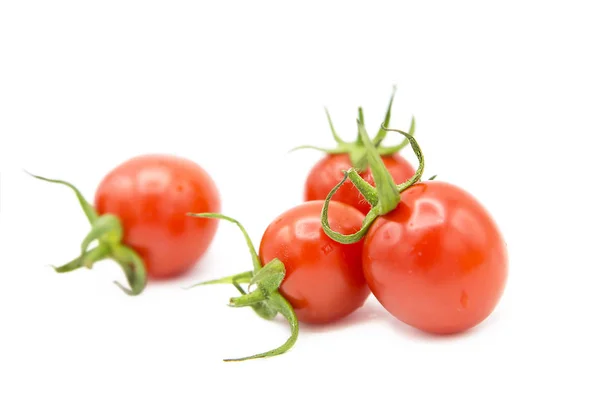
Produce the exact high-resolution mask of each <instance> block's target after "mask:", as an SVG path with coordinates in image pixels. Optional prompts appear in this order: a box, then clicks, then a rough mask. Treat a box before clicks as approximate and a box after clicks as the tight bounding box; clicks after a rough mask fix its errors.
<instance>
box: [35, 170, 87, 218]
mask: <svg viewBox="0 0 600 400" xmlns="http://www.w3.org/2000/svg"><path fill="white" fill-rule="evenodd" d="M25 173H26V174H28V175H31V176H32V177H34V178H36V179H39V180H42V181H46V182H50V183H58V184H60V185H64V186H67V187H69V188H71V190H73V192H75V196H77V200H78V201H79V205H80V206H81V208H82V209H83V212H84V213H85V216H86V217H87V219H88V221H89V222H90V224H93V223H94V221H96V219H97V218H98V213H96V210H95V209H94V207H93V206H92V205H91V204H90V203H88V202H87V201H86V199H85V198H84V197H83V195H82V194H81V192H80V191H79V189H77V188H76V187H75V186H73V185H72V184H70V183H69V182H65V181H61V180H58V179H49V178H44V177H43V176H39V175H34V174H32V173H30V172H27V171H25Z"/></svg>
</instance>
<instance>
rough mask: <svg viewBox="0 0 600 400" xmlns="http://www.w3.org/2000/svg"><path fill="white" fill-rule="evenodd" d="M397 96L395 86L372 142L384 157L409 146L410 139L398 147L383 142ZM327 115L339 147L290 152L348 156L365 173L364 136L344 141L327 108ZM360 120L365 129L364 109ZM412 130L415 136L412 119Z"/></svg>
mask: <svg viewBox="0 0 600 400" xmlns="http://www.w3.org/2000/svg"><path fill="white" fill-rule="evenodd" d="M395 94H396V86H394V87H393V88H392V95H391V96H390V101H389V103H388V106H387V109H386V113H385V117H384V120H383V123H382V127H381V128H380V129H379V131H378V132H377V135H376V136H375V137H374V138H373V141H372V143H373V146H374V147H375V148H376V149H377V152H378V153H379V154H380V155H382V156H387V155H392V154H394V153H397V152H398V151H400V150H402V149H403V148H404V147H406V146H407V145H408V144H409V141H408V139H406V138H405V139H404V140H403V141H402V142H401V143H400V144H398V145H396V146H389V147H385V146H383V145H382V142H383V140H384V139H385V137H386V135H387V130H385V129H383V126H388V125H389V122H390V119H391V114H392V105H393V103H394V96H395ZM325 114H326V115H327V121H328V123H329V128H330V130H331V135H332V136H333V139H334V141H335V142H336V144H337V146H336V147H335V148H333V149H327V148H323V147H318V146H311V145H304V146H298V147H295V148H293V149H291V150H290V152H292V151H296V150H300V149H313V150H318V151H321V152H324V153H327V154H347V155H348V157H349V158H350V164H351V165H352V168H354V169H356V170H357V171H359V172H360V171H364V170H365V169H366V168H367V167H368V160H367V151H366V149H365V141H364V139H363V136H362V135H361V134H360V132H358V135H357V138H356V139H355V140H354V142H345V141H344V140H342V138H341V137H340V136H339V135H338V133H337V132H336V130H335V128H334V126H333V122H332V121H331V115H330V114H329V111H328V110H327V108H325ZM358 120H359V121H360V123H361V125H363V127H364V125H365V117H364V113H363V109H362V107H359V108H358ZM411 129H412V132H413V133H412V134H414V118H413V119H412V122H411Z"/></svg>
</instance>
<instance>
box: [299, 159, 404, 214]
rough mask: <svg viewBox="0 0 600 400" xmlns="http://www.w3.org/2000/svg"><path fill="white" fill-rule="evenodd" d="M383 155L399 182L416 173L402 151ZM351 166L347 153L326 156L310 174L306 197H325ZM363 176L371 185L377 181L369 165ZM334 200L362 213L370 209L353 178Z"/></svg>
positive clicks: (322, 198) (341, 188)
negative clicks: (353, 183)
mask: <svg viewBox="0 0 600 400" xmlns="http://www.w3.org/2000/svg"><path fill="white" fill-rule="evenodd" d="M381 158H382V159H383V162H384V164H385V166H386V168H387V170H388V171H389V172H390V174H391V175H392V177H393V178H394V181H395V182H396V183H397V184H400V183H402V182H404V181H406V180H407V179H409V178H410V177H411V176H413V175H414V173H415V169H414V168H413V167H412V165H411V164H410V163H409V162H408V161H407V160H406V159H405V158H404V157H402V156H401V155H399V154H393V155H390V156H383V157H381ZM350 168H352V164H351V162H350V157H349V155H348V154H329V155H327V156H325V157H323V158H322V159H321V160H320V161H319V162H318V163H317V164H315V166H314V167H313V168H312V169H311V170H310V172H309V174H308V177H307V179H306V183H305V188H304V200H305V201H310V200H324V199H325V198H326V197H327V195H328V194H329V192H330V191H331V189H332V188H333V187H334V186H335V185H337V183H338V182H339V181H340V180H341V179H342V177H343V175H344V172H343V171H346V170H348V169H350ZM360 175H361V176H362V177H363V179H365V180H366V181H367V182H369V183H370V184H371V185H373V184H374V182H373V176H372V174H371V171H370V169H368V168H367V169H366V170H365V171H364V172H362V173H361V174H360ZM332 199H333V200H336V201H340V202H342V203H345V204H348V205H351V206H353V207H354V208H356V209H357V210H359V211H360V212H362V213H363V214H367V213H368V212H369V210H370V209H371V205H370V204H369V203H368V202H367V201H366V200H365V199H364V197H363V196H362V195H361V194H360V192H359V191H358V190H357V189H356V187H354V185H352V183H351V182H350V181H347V182H346V183H344V185H342V187H340V189H339V190H338V191H337V193H336V194H335V195H334V196H333V198H332Z"/></svg>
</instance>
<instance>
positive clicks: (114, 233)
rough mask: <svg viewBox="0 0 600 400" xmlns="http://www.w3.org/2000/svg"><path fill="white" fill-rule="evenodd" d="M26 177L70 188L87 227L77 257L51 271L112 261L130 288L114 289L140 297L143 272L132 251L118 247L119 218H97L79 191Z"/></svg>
mask: <svg viewBox="0 0 600 400" xmlns="http://www.w3.org/2000/svg"><path fill="white" fill-rule="evenodd" d="M26 172H27V171H26ZM27 173H28V174H29V175H31V176H32V177H34V178H36V179H40V180H42V181H46V182H50V183H56V184H60V185H63V186H67V187H68V188H70V189H71V190H72V191H73V192H74V193H75V196H76V197H77V200H78V201H79V205H80V206H81V209H82V210H83V212H84V214H85V216H86V217H87V220H88V222H89V223H90V225H91V230H90V232H89V233H88V234H87V235H86V236H85V238H84V239H83V240H82V242H81V254H80V255H79V256H78V257H76V258H75V259H73V260H71V261H70V262H69V263H67V264H65V265H62V266H60V267H55V268H54V269H55V270H56V272H59V273H64V272H71V271H74V270H76V269H79V268H81V267H87V268H90V269H91V268H92V266H93V265H94V264H95V263H96V262H98V261H100V260H103V259H106V258H112V259H114V260H115V261H117V263H119V264H120V265H121V268H122V269H123V272H124V273H125V276H126V277H127V281H128V282H129V285H130V287H131V288H130V289H128V288H125V287H124V286H123V285H121V284H120V283H118V282H115V283H116V284H117V286H119V287H120V288H121V289H122V290H123V291H124V292H125V293H127V294H129V295H137V294H140V293H141V292H142V291H143V289H144V288H145V286H146V280H147V277H146V268H145V266H144V262H143V260H142V259H141V257H140V256H139V255H138V254H137V253H136V252H135V251H133V250H132V249H130V248H128V247H126V246H124V245H123V244H122V243H121V241H122V239H123V227H122V225H121V221H120V220H119V218H118V217H117V216H115V215H111V214H104V215H98V213H97V212H96V210H95V209H94V207H93V206H92V205H91V204H90V203H89V202H87V201H86V200H85V198H84V197H83V195H82V194H81V192H80V191H79V189H77V188H76V187H75V186H74V185H72V184H70V183H69V182H66V181H62V180H58V179H49V178H44V177H41V176H38V175H33V174H31V173H29V172H27ZM94 241H97V242H98V246H97V247H94V248H92V249H91V250H89V251H88V248H89V247H90V245H91V244H92V243H93V242H94Z"/></svg>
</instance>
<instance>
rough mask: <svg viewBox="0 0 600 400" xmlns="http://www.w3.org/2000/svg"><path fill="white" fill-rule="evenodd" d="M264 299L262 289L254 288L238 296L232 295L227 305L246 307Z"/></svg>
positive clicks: (265, 298) (265, 297)
mask: <svg viewBox="0 0 600 400" xmlns="http://www.w3.org/2000/svg"><path fill="white" fill-rule="evenodd" d="M265 300H267V296H265V294H264V293H263V292H262V291H260V290H255V291H253V292H250V293H247V294H244V295H242V296H239V297H232V298H231V299H229V305H230V306H231V307H248V306H251V305H254V304H256V303H260V302H263V301H265Z"/></svg>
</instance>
